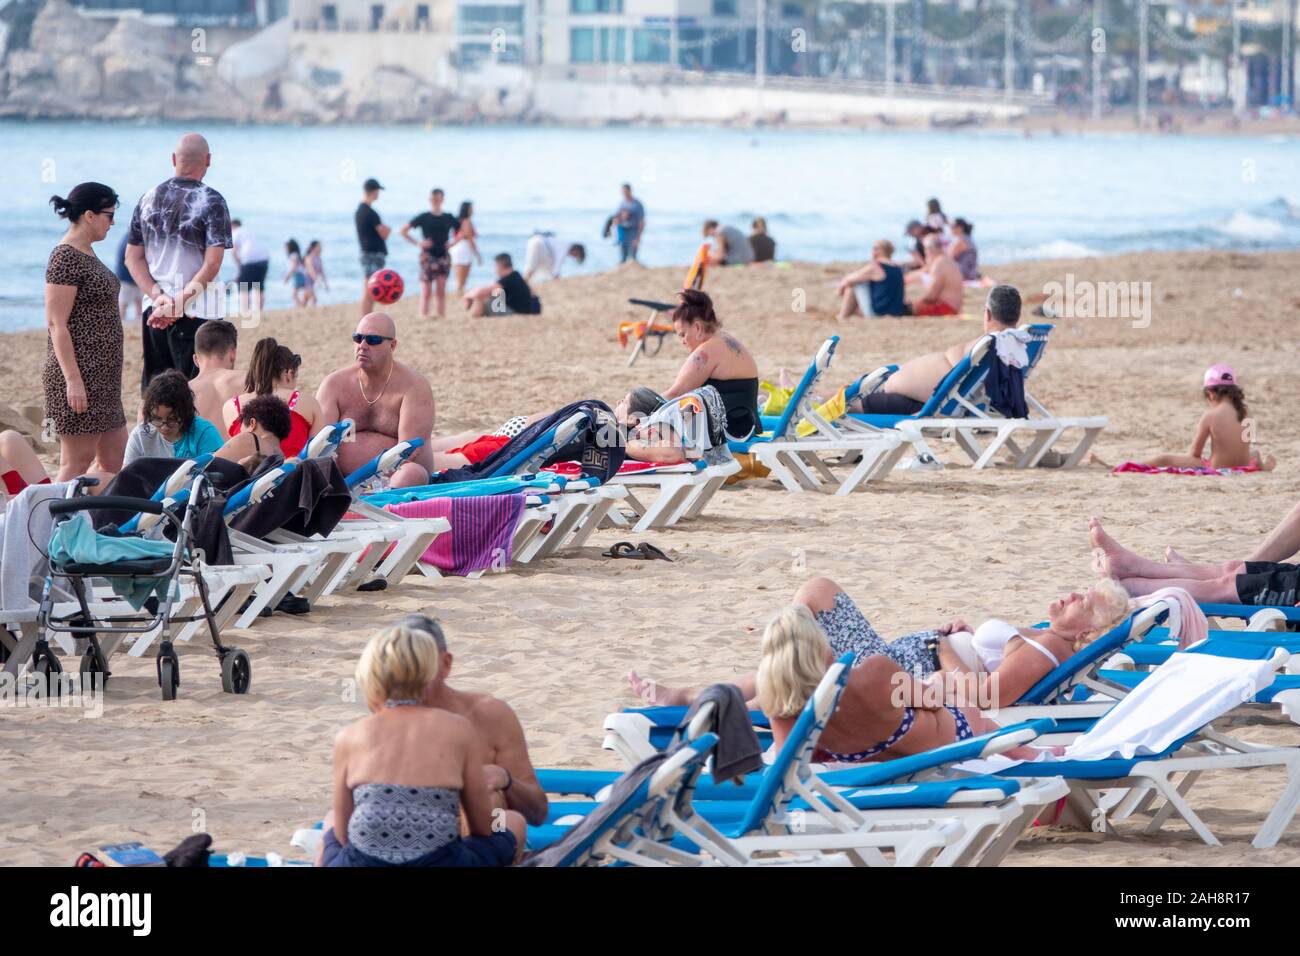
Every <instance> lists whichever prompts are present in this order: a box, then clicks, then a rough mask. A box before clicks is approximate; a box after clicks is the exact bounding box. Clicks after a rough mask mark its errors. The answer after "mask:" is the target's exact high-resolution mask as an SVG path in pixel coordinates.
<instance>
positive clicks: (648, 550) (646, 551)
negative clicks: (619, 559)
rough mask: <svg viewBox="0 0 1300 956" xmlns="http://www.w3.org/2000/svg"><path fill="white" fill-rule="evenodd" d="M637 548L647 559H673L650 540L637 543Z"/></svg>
mask: <svg viewBox="0 0 1300 956" xmlns="http://www.w3.org/2000/svg"><path fill="white" fill-rule="evenodd" d="M637 550H638V551H640V552H641V557H643V558H645V560H647V561H671V560H672V558H670V557H668V555H666V554H664V553H663V552H662V551H660V550H659V549H658V548H656V547H655V546H654V545H653V544H651V543H650V542H649V541H642V542H641V543H640V544H639V545H637Z"/></svg>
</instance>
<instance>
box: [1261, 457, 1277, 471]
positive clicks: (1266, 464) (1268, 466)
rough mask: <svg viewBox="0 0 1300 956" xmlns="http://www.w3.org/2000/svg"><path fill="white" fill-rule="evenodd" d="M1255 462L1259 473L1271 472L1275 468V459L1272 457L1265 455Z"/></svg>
mask: <svg viewBox="0 0 1300 956" xmlns="http://www.w3.org/2000/svg"><path fill="white" fill-rule="evenodd" d="M1257 461H1259V470H1260V471H1272V470H1273V469H1274V468H1276V467H1277V459H1276V458H1274V457H1273V456H1272V455H1266V456H1264V457H1263V458H1259V459H1257Z"/></svg>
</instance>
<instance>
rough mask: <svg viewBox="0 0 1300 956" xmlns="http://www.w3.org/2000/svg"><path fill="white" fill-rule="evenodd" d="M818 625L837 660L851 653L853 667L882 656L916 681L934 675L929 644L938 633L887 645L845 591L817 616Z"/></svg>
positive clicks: (907, 637) (920, 633) (920, 634)
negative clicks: (865, 660)
mask: <svg viewBox="0 0 1300 956" xmlns="http://www.w3.org/2000/svg"><path fill="white" fill-rule="evenodd" d="M817 623H818V624H820V625H821V626H822V630H823V631H825V632H826V639H827V640H828V641H830V645H831V650H833V651H834V652H835V654H836V656H837V657H838V656H839V655H840V654H843V653H845V652H846V651H851V652H852V653H853V663H854V664H860V663H861V662H862V661H863V660H864V659H866V658H868V657H873V656H875V655H877V654H880V655H883V656H885V657H888V658H889V659H890V660H892V661H893V662H894V663H895V664H897V665H898V666H899V668H900V669H901V670H905V671H907V672H908V673H909V674H912V675H914V676H916V677H922V678H924V677H929V676H930V675H931V674H933V673H934V655H933V654H931V653H930V650H929V647H928V646H927V642H928V641H931V640H933V639H935V638H937V637H938V636H939V632H938V631H935V630H929V631H917V632H916V633H914V634H905V635H903V636H902V637H900V638H899V639H898V640H896V641H886V640H885V639H884V638H883V637H881V636H880V635H879V634H877V633H876V629H875V628H874V627H872V626H871V622H870V621H868V620H867V619H866V617H864V616H863V614H862V612H861V611H859V610H858V606H857V605H856V604H854V603H853V600H852V599H851V598H850V597H849V596H848V595H847V594H845V593H844V592H843V591H838V592H836V594H835V604H834V606H833V607H832V608H831V609H830V610H829V611H818V612H817Z"/></svg>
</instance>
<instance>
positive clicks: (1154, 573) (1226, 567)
mask: <svg viewBox="0 0 1300 956" xmlns="http://www.w3.org/2000/svg"><path fill="white" fill-rule="evenodd" d="M1088 538H1089V540H1090V541H1091V542H1092V546H1093V548H1094V549H1096V550H1097V551H1098V552H1100V558H1101V570H1102V572H1103V573H1104V574H1107V575H1109V576H1110V577H1113V578H1119V579H1121V580H1122V579H1124V578H1152V579H1160V578H1164V579H1168V580H1169V581H1173V580H1185V579H1188V578H1192V579H1196V580H1212V579H1215V578H1221V577H1224V576H1225V575H1234V574H1238V573H1240V571H1241V569H1242V562H1240V561H1227V562H1224V563H1221V564H1191V563H1188V562H1166V561H1152V560H1150V559H1148V558H1144V557H1141V556H1140V555H1137V554H1134V553H1133V552H1132V551H1130V550H1128V549H1127V548H1125V547H1124V546H1123V545H1121V544H1120V543H1119V542H1118V541H1116V540H1115V539H1114V538H1112V537H1111V536H1110V535H1108V534H1107V533H1106V532H1105V531H1104V530H1103V529H1102V527H1101V522H1100V521H1098V520H1097V519H1096V518H1093V519H1091V520H1090V521H1089V522H1088Z"/></svg>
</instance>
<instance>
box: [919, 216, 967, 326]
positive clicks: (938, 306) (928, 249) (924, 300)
mask: <svg viewBox="0 0 1300 956" xmlns="http://www.w3.org/2000/svg"><path fill="white" fill-rule="evenodd" d="M921 245H922V247H923V248H924V249H925V265H924V266H922V267H921V271H920V273H919V275H920V282H921V285H922V289H923V291H922V292H921V295H920V297H919V298H917V299H916V300H915V301H913V302H910V303H908V305H909V307H910V308H911V312H912V315H957V314H958V313H960V312H961V297H962V291H963V286H962V284H961V283H962V279H961V269H960V268H958V266H957V263H955V262H953V261H952V258H951V257H950V256H949V255H948V253H947V252H945V251H944V248H943V238H942V237H941V236H940V235H939V234H938V233H931V234H930V235H928V236H926V237H925V238H924V239H923V240H922V241H921ZM912 275H918V273H912ZM908 281H909V282H911V281H912V279H911V277H909V278H908Z"/></svg>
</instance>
